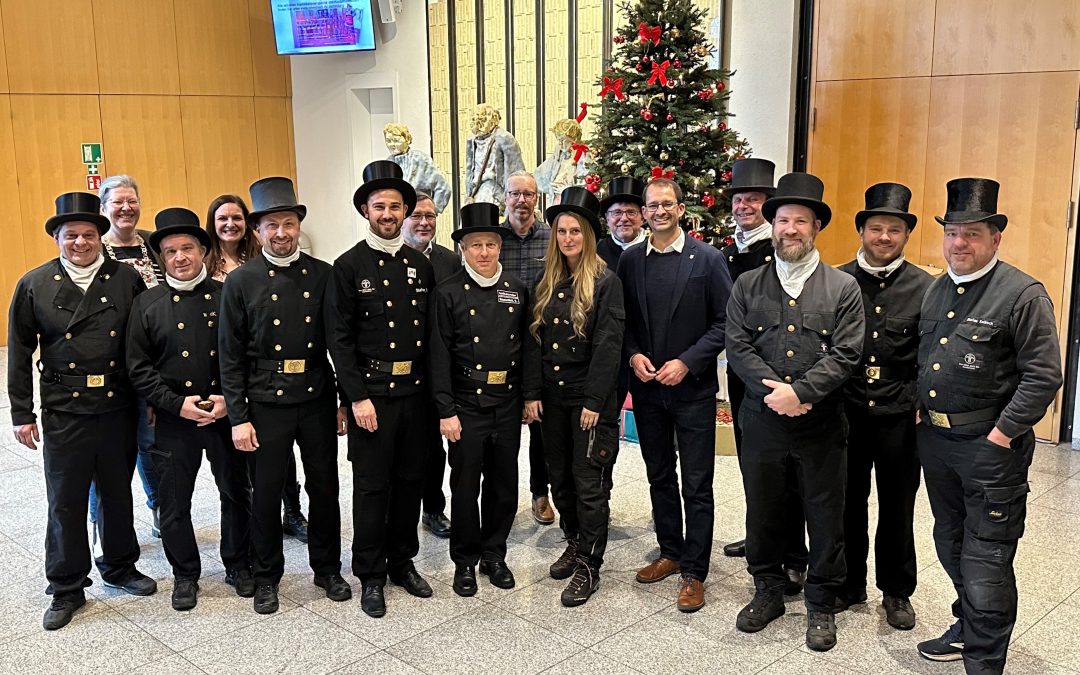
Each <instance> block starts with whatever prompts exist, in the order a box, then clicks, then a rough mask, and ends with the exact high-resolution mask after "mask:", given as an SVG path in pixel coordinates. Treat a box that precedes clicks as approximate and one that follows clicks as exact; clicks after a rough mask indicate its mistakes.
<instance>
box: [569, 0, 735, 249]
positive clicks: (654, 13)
mask: <svg viewBox="0 0 1080 675" xmlns="http://www.w3.org/2000/svg"><path fill="white" fill-rule="evenodd" d="M622 11H623V15H624V16H628V17H629V22H628V23H627V25H626V26H624V27H623V28H621V29H620V30H619V31H618V33H617V34H616V35H615V36H614V38H613V41H614V43H615V44H616V48H615V53H614V54H613V57H612V61H611V63H609V64H608V66H607V68H606V69H605V71H604V73H603V75H602V76H601V77H600V79H599V81H598V82H597V85H598V86H599V87H600V90H599V93H600V98H601V103H602V108H601V113H600V116H599V118H598V119H597V120H596V136H595V137H594V138H593V139H591V141H590V142H589V143H588V146H589V150H590V154H591V156H592V157H593V158H594V163H593V166H592V169H593V174H592V175H591V176H589V178H588V179H587V182H586V185H587V186H588V187H589V188H590V189H592V190H594V191H599V190H600V189H602V186H603V185H605V184H606V183H607V182H608V181H609V180H611V179H612V178H615V177H616V176H624V175H630V176H634V177H636V178H640V179H641V180H644V181H646V182H647V181H649V180H651V179H652V178H656V177H659V176H664V177H667V178H672V179H673V180H675V181H676V182H678V183H679V185H680V186H681V187H682V188H683V192H684V199H685V202H686V212H687V213H686V221H687V224H689V225H691V226H692V227H693V228H694V229H695V230H698V231H701V232H703V233H705V234H709V235H713V236H718V235H719V236H722V235H726V234H727V233H729V232H730V231H731V227H730V225H729V221H730V216H731V209H730V203H728V202H727V200H725V199H722V198H721V195H720V191H721V190H722V189H723V188H724V187H726V186H727V185H728V184H729V183H730V182H731V163H732V162H733V161H734V160H736V159H739V158H741V157H744V156H747V155H749V154H750V147H749V145H748V144H747V142H746V141H745V140H743V139H740V138H739V134H738V133H737V132H736V131H735V130H734V129H731V128H730V127H728V124H727V118H728V112H727V101H728V96H729V95H730V91H729V90H728V87H727V80H728V78H729V77H730V75H731V73H730V72H729V71H726V70H718V69H716V68H711V67H710V66H709V60H710V56H711V55H712V54H713V53H714V52H715V47H713V45H712V44H711V43H710V42H709V40H708V37H707V36H706V35H705V33H704V32H703V31H702V28H701V26H702V24H703V23H704V18H705V12H704V11H703V10H701V9H700V8H698V7H697V6H696V5H694V3H693V2H692V0H641V1H640V2H638V3H637V4H636V5H635V4H631V3H629V2H626V3H624V4H623V5H622Z"/></svg>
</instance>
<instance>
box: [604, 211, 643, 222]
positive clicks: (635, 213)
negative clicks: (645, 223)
mask: <svg viewBox="0 0 1080 675" xmlns="http://www.w3.org/2000/svg"><path fill="white" fill-rule="evenodd" d="M640 215H641V209H611V210H610V211H608V212H607V217H608V218H610V219H612V220H618V219H620V218H622V217H624V216H625V217H626V218H629V217H630V216H640Z"/></svg>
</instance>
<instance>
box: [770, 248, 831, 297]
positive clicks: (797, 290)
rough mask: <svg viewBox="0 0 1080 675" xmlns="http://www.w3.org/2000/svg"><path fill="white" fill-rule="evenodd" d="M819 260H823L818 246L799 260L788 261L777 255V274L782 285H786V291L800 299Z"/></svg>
mask: <svg viewBox="0 0 1080 675" xmlns="http://www.w3.org/2000/svg"><path fill="white" fill-rule="evenodd" d="M819 262H821V255H820V254H818V250H817V249H816V248H815V249H813V250H811V251H810V253H809V254H808V255H807V256H806V257H805V258H803V259H802V260H799V261H797V262H786V261H783V260H781V259H780V258H779V257H777V259H776V276H777V278H779V279H780V285H781V286H783V287H784V291H786V292H787V294H788V295H790V296H791V297H793V298H795V299H796V300H798V299H799V295H801V294H802V290H803V286H804V285H805V284H806V280H807V279H809V278H810V275H811V274H813V273H814V270H816V269H817V267H818V263H819Z"/></svg>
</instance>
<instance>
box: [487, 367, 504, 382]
mask: <svg viewBox="0 0 1080 675" xmlns="http://www.w3.org/2000/svg"><path fill="white" fill-rule="evenodd" d="M487 383H488V384H506V371H505V370H489V371H488V374H487Z"/></svg>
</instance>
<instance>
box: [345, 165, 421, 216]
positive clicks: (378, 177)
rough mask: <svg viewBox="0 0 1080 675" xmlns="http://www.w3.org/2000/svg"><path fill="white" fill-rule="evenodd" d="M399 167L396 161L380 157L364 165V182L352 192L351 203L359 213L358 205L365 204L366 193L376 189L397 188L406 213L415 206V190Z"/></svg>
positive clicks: (368, 193) (410, 211)
mask: <svg viewBox="0 0 1080 675" xmlns="http://www.w3.org/2000/svg"><path fill="white" fill-rule="evenodd" d="M404 176H405V174H404V173H402V171H401V167H400V166H398V165H397V163H396V162H391V161H390V160H388V159H380V160H377V161H374V162H372V163H371V164H368V165H367V166H365V167H364V183H363V184H362V185H361V186H360V187H358V188H356V192H354V193H353V198H352V203H353V206H354V207H356V210H357V211H358V212H360V213H363V211H360V206H361V205H363V204H367V198H368V195H370V194H371V193H372V192H375V191H376V190H397V191H398V192H400V193H401V198H402V199H403V200H404V201H405V213H406V215H408V214H409V213H412V210H413V209H414V208H416V190H414V189H413V186H412V185H410V184H409V183H408V182H407V181H406V180H405V178H404Z"/></svg>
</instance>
